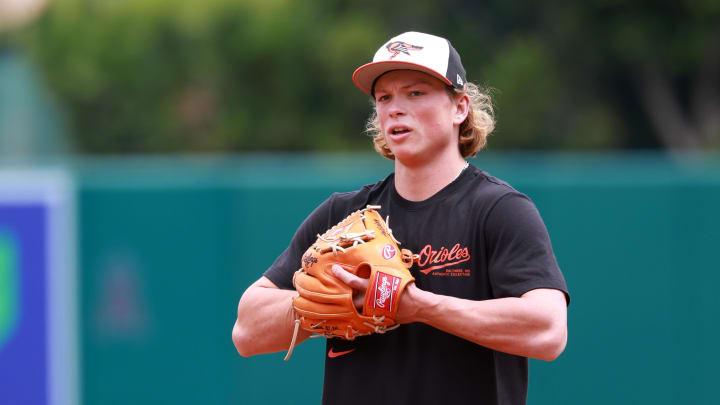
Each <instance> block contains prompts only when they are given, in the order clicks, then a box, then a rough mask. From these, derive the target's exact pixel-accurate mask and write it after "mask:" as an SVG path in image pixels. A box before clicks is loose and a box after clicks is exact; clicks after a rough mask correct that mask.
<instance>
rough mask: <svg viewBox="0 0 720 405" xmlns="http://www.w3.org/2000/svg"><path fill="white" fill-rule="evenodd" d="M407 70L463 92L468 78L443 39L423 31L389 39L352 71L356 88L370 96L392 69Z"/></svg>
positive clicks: (449, 45)
mask: <svg viewBox="0 0 720 405" xmlns="http://www.w3.org/2000/svg"><path fill="white" fill-rule="evenodd" d="M399 69H409V70H417V71H420V72H424V73H427V74H429V75H431V76H434V77H436V78H438V79H440V80H441V81H442V82H444V83H445V84H447V85H448V86H452V87H454V88H456V89H462V88H463V87H464V86H465V82H466V81H467V79H466V78H465V68H463V66H462V62H460V55H459V54H458V53H457V51H456V50H455V48H453V46H452V45H451V44H450V41H448V40H447V39H445V38H441V37H437V36H435V35H430V34H423V33H422V32H406V33H404V34H400V35H398V36H396V37H394V38H392V39H391V40H390V41H389V42H387V43H386V44H385V45H383V46H381V47H380V49H378V50H377V52H375V57H374V58H373V61H372V62H370V63H366V64H364V65H362V66H360V67H359V68H357V69H356V70H355V73H353V81H354V82H355V85H356V86H358V87H359V88H360V90H362V91H364V92H365V93H367V94H373V88H374V87H375V81H376V80H377V79H378V78H379V77H380V76H382V75H383V74H385V73H387V72H389V71H391V70H399Z"/></svg>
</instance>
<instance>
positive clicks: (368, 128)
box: [365, 82, 495, 160]
mask: <svg viewBox="0 0 720 405" xmlns="http://www.w3.org/2000/svg"><path fill="white" fill-rule="evenodd" d="M446 90H447V93H448V96H449V97H450V98H451V99H457V98H458V97H461V96H462V95H463V94H467V95H468V97H469V98H470V109H469V111H468V115H467V118H465V121H463V122H462V124H460V130H459V134H458V148H459V149H460V154H461V155H462V157H463V158H467V157H474V156H475V155H477V153H478V152H479V151H480V150H481V149H482V148H484V147H485V145H486V144H487V137H488V136H489V135H490V133H491V132H492V131H493V129H495V113H494V110H493V105H492V99H491V98H490V95H489V94H488V93H489V91H488V90H485V91H482V90H481V89H480V88H479V87H478V86H477V85H476V84H474V83H469V82H468V83H465V88H464V89H461V90H459V89H455V88H453V87H450V86H447V87H446ZM372 104H373V107H375V101H374V100H373V102H372ZM365 132H366V133H367V134H368V135H370V136H371V137H372V138H373V144H374V146H375V150H376V151H378V153H380V154H381V155H382V156H383V157H386V158H388V159H390V160H395V155H393V153H392V152H391V151H390V148H389V147H388V145H387V142H385V136H383V133H382V128H381V127H380V120H379V119H378V116H377V111H376V110H375V108H373V112H372V114H371V115H370V118H368V120H367V123H366V124H365Z"/></svg>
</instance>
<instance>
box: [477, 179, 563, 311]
mask: <svg viewBox="0 0 720 405" xmlns="http://www.w3.org/2000/svg"><path fill="white" fill-rule="evenodd" d="M484 232H485V241H486V242H485V243H486V248H487V252H488V273H489V277H490V284H491V286H492V290H493V295H494V296H495V297H496V298H502V297H519V296H521V295H523V294H524V293H526V292H528V291H530V290H534V289H538V288H551V289H556V290H560V291H562V292H563V293H564V294H565V299H566V300H567V302H568V304H569V303H570V294H569V293H568V288H567V285H566V283H565V278H564V277H563V275H562V272H561V271H560V268H559V267H558V264H557V260H556V259H555V254H554V253H553V249H552V244H551V243H550V236H549V235H548V232H547V228H546V227H545V223H544V222H543V220H542V218H541V217H540V213H539V212H538V210H537V208H535V204H533V203H532V201H530V199H529V198H528V197H526V196H525V195H523V194H521V193H518V192H511V193H508V194H505V195H503V196H502V197H500V198H499V199H498V201H497V202H496V204H495V205H494V207H492V208H491V210H490V213H489V214H488V216H487V219H486V223H485V228H484Z"/></svg>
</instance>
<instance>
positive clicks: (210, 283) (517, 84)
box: [0, 0, 720, 404]
mask: <svg viewBox="0 0 720 405" xmlns="http://www.w3.org/2000/svg"><path fill="white" fill-rule="evenodd" d="M409 30H417V31H424V32H430V33H434V34H437V35H441V36H444V37H446V38H448V39H450V40H451V41H452V43H453V45H454V46H455V48H456V49H458V51H459V53H460V54H461V55H462V58H463V63H464V65H465V68H466V70H467V71H468V79H469V80H471V81H473V82H475V83H477V84H480V85H481V86H484V87H486V88H488V89H489V91H490V92H491V94H492V96H493V99H494V103H495V108H496V118H497V129H496V130H495V132H494V134H493V135H492V136H491V137H490V139H489V146H488V148H487V150H486V151H483V152H481V153H480V155H479V156H478V157H477V158H474V159H471V162H472V163H473V164H475V165H476V166H478V167H481V168H483V169H485V170H487V171H489V172H490V173H491V174H493V175H495V176H497V177H500V178H502V179H504V180H507V181H509V182H510V183H511V184H513V185H514V186H515V187H516V188H518V189H519V190H520V191H522V192H525V193H526V194H528V195H529V196H530V197H531V198H532V199H533V200H534V201H535V203H536V205H537V206H538V208H539V209H540V212H541V214H542V215H543V218H544V220H545V222H546V225H547V227H548V229H549V231H550V234H551V238H552V240H553V244H554V248H555V253H556V255H557V257H558V261H559V263H560V265H561V267H562V269H563V271H564V273H565V277H566V279H567V281H568V285H569V288H570V291H571V294H572V296H573V303H572V305H571V307H570V311H569V328H570V340H569V344H568V347H567V350H566V351H565V353H564V354H563V355H562V356H561V357H560V358H559V359H558V360H556V361H555V362H552V363H544V362H540V361H531V378H530V390H529V401H528V403H529V404H578V403H583V404H605V403H621V404H624V403H627V404H636V403H656V404H675V403H687V404H707V403H714V402H716V400H715V398H714V397H715V394H714V391H715V390H714V388H715V381H716V380H717V378H716V375H717V373H716V371H715V367H714V366H715V364H717V363H718V361H720V354H719V353H718V349H717V345H716V343H715V342H716V341H717V340H718V339H720V328H719V327H718V326H717V325H716V324H717V319H719V318H720V302H719V300H718V298H717V294H716V293H715V292H714V286H715V285H716V284H717V283H718V282H720V265H719V261H718V254H717V252H718V246H719V245H720V214H719V213H718V209H719V207H720V153H719V150H720V2H718V1H716V0H684V1H607V0H605V1H594V0H593V1H585V2H573V1H565V0H561V1H556V2H550V3H548V2H520V1H499V0H498V1H495V0H492V1H487V2H483V3H478V2H471V1H461V0H456V1H447V2H432V1H428V2H415V1H405V0H399V1H395V2H392V3H387V2H384V1H377V0H367V1H364V2H351V1H341V0H320V1H313V2H300V1H288V0H262V1H260V0H205V1H203V2H199V1H190V0H173V1H170V0H115V1H110V0H0V404H80V403H83V404H126V403H136V404H145V403H147V404H150V403H178V404H195V403H210V404H240V403H248V404H251V403H297V404H306V403H318V402H319V399H320V394H321V390H322V373H323V353H322V352H323V347H324V342H321V341H320V339H318V340H315V341H312V342H308V343H305V344H303V345H302V346H300V347H299V348H298V349H297V350H296V352H295V354H294V355H293V358H292V360H291V361H290V362H283V361H282V357H283V354H274V355H264V356H258V357H255V358H249V359H245V358H241V357H240V356H238V355H237V353H236V352H235V348H234V347H233V345H232V342H231V339H230V333H231V329H232V325H233V322H234V319H235V316H236V306H237V301H238V299H239V298H240V295H241V294H242V292H243V291H244V290H245V288H246V287H247V286H248V285H249V284H250V283H252V282H253V281H255V280H256V279H257V278H258V277H260V275H261V274H262V272H263V271H264V270H265V269H266V268H267V267H268V266H269V265H270V264H271V263H272V261H273V260H274V259H275V257H276V256H277V255H278V254H279V253H280V252H281V251H282V250H283V249H284V248H285V247H286V246H287V243H288V241H289V240H290V238H291V237H292V235H293V233H294V231H295V229H296V228H297V226H298V225H299V224H300V223H301V222H302V220H303V219H304V218H305V216H306V215H308V214H309V212H310V211H311V210H312V209H313V208H314V207H315V206H317V205H318V204H319V203H320V202H322V201H323V200H324V199H325V198H327V197H328V196H329V194H330V193H332V192H333V191H349V190H354V189H358V188H360V187H361V186H362V185H363V184H367V183H371V182H375V181H377V180H379V179H381V178H383V177H385V176H386V175H387V174H388V173H390V172H391V171H392V170H393V168H392V162H390V161H388V160H383V159H382V158H380V157H379V156H378V155H377V154H375V153H374V152H373V151H372V146H371V141H370V139H369V138H368V137H367V136H365V135H364V134H363V127H364V122H365V120H366V119H367V117H368V115H369V113H370V110H371V107H370V102H369V99H368V98H367V96H365V95H364V94H362V93H361V92H360V91H359V90H358V89H357V88H355V86H354V85H353V83H352V80H351V75H352V72H353V71H354V69H355V68H356V67H357V66H359V65H361V64H363V63H366V62H368V61H369V60H370V59H371V58H372V55H373V54H374V52H375V50H376V49H377V48H378V47H379V46H380V45H381V44H382V43H383V42H384V41H386V40H387V39H389V38H390V37H392V36H393V35H396V34H399V33H401V32H404V31H409ZM468 395H469V398H472V395H476V394H471V393H469V394H468Z"/></svg>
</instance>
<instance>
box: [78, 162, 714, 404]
mask: <svg viewBox="0 0 720 405" xmlns="http://www.w3.org/2000/svg"><path fill="white" fill-rule="evenodd" d="M472 163H473V164H475V165H477V166H479V167H481V168H483V169H485V170H487V171H488V172H490V173H491V174H493V175H495V176H496V177H499V178H502V179H504V180H506V181H508V182H510V183H511V184H512V185H513V186H515V187H516V188H517V189H519V190H520V191H522V192H524V193H526V194H527V195H528V196H530V197H531V198H532V199H533V200H534V201H535V203H536V205H537V206H538V208H539V210H540V212H541V214H542V216H543V218H544V220H545V222H546V225H547V227H548V230H549V232H550V235H551V238H552V241H553V245H554V248H555V253H556V256H557V258H558V261H559V263H560V266H561V268H562V269H563V272H564V274H565V277H566V279H567V282H568V286H569V288H570V291H571V294H572V304H571V306H570V309H569V342H568V346H567V349H566V351H565V352H564V353H563V355H562V356H561V357H560V358H559V359H557V360H556V361H554V362H552V363H546V362H542V361H532V362H531V370H530V373H531V377H530V390H529V401H528V403H529V404H533V405H540V404H547V405H551V404H553V405H555V404H585V405H590V404H598V405H599V404H603V405H606V404H709V403H715V402H716V400H717V399H716V394H715V388H716V385H717V383H716V382H717V370H716V368H717V364H718V363H719V362H720V354H719V353H718V351H719V349H718V345H717V342H718V341H720V327H719V326H718V319H720V300H719V299H718V294H717V293H716V291H715V290H716V289H717V288H718V285H720V264H719V263H720V260H719V253H718V252H719V251H720V156H718V155H688V156H674V157H668V156H665V155H658V154H603V155H599V154H577V155H567V154H517V153H515V154H513V153H510V154H501V153H483V154H482V155H481V156H480V157H478V158H475V159H473V160H472ZM74 167H75V168H74V171H75V173H76V176H77V179H78V187H79V189H78V198H77V202H78V211H77V212H78V228H77V229H78V237H79V243H78V246H79V255H78V258H79V265H80V271H79V274H80V280H79V284H78V285H79V290H80V294H81V296H80V297H79V301H78V302H79V304H80V312H81V313H80V328H81V331H80V337H81V342H80V349H81V350H80V352H81V362H80V364H81V374H80V380H81V381H82V387H81V394H82V398H83V402H84V403H85V404H103V405H110V404H153V405H156V404H313V403H319V400H320V395H321V390H322V374H323V347H324V341H323V339H316V340H312V341H309V342H307V343H304V344H302V345H301V346H299V347H298V348H297V349H296V350H295V353H294V354H293V358H292V359H291V360H290V361H289V362H283V361H282V357H283V355H284V353H279V354H272V355H262V356H257V357H254V358H242V357H240V356H239V355H238V354H237V353H236V351H235V348H234V347H233V344H232V341H231V329H232V326H233V322H234V319H235V315H236V307H237V302H238V299H239V298H240V295H241V294H242V292H243V291H244V289H245V288H246V287H247V286H248V285H249V284H250V283H252V282H253V281H255V280H256V279H257V278H258V277H260V275H261V274H262V272H263V271H264V270H265V269H266V268H267V267H268V266H269V265H270V264H271V263H272V261H273V260H274V259H275V257H276V256H277V255H278V254H279V253H280V252H281V251H282V250H283V249H284V248H285V247H286V246H287V244H288V242H289V240H290V238H291V237H292V235H293V233H294V231H295V229H296V227H297V226H298V225H299V224H300V223H301V222H302V220H303V219H304V218H305V216H306V215H307V214H309V213H310V211H311V210H312V209H313V208H314V207H316V206H317V205H318V204H320V203H321V202H322V201H323V200H324V199H325V198H327V197H328V196H329V195H330V193H332V192H333V191H349V190H354V189H357V188H359V187H361V186H362V185H364V184H367V183H372V182H375V181H377V180H379V179H381V178H383V177H385V176H386V175H387V174H388V173H389V172H390V171H391V170H392V165H391V163H390V162H389V161H386V160H382V159H381V158H378V157H376V156H374V155H282V156H278V155H267V156H265V155H252V156H235V157H229V158H224V157H187V158H137V159H135V158H133V159H112V158H105V159H101V160H85V161H82V162H81V163H78V164H76V165H75V166H74ZM359 383H361V382H359ZM474 395H476V396H477V397H478V398H481V397H482V392H478V393H476V394H474ZM472 398H474V397H469V398H468V403H482V401H480V400H478V401H477V402H473V401H472Z"/></svg>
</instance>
